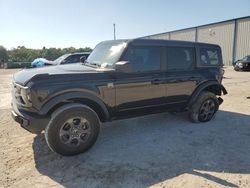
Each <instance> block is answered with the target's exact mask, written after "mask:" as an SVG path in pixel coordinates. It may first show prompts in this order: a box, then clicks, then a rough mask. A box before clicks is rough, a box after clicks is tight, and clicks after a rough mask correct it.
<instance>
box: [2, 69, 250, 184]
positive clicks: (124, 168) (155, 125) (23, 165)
mask: <svg viewBox="0 0 250 188" xmlns="http://www.w3.org/2000/svg"><path fill="white" fill-rule="evenodd" d="M15 71H16V70H0V187H24V186H25V187H52V186H53V187H150V186H152V187H192V188H193V187H250V99H247V97H250V72H234V71H233V70H232V69H231V68H226V74H225V76H226V79H224V85H225V87H226V88H227V89H228V92H229V94H228V95H227V96H225V97H224V100H225V101H224V103H223V104H222V105H221V107H220V111H219V112H218V114H217V116H216V118H215V119H214V120H213V121H211V122H208V123H203V124H193V123H190V122H189V121H188V119H187V115H186V114H179V115H170V114H167V113H164V114H158V115H151V116H147V117H141V118H134V119H129V120H122V121H115V122H112V123H106V124H104V125H103V126H102V129H101V133H100V137H99V139H98V141H97V143H96V144H95V146H94V147H93V148H92V149H91V150H90V151H88V152H87V153H85V154H81V155H78V156H76V157H61V156H59V155H56V154H54V153H52V152H51V151H50V150H49V148H48V147H47V145H46V143H45V139H44V135H39V136H36V135H32V134H30V133H28V132H26V131H25V130H23V129H22V128H20V127H19V126H18V124H16V123H14V122H13V120H12V119H11V117H10V85H11V77H12V74H13V73H14V72H15Z"/></svg>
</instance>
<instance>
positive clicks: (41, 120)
mask: <svg viewBox="0 0 250 188" xmlns="http://www.w3.org/2000/svg"><path fill="white" fill-rule="evenodd" d="M11 115H12V118H13V119H14V120H15V121H16V122H17V123H18V124H20V126H21V127H22V128H24V129H25V130H27V131H29V132H31V133H33V134H40V133H41V132H42V131H43V130H44V129H45V128H46V126H47V124H48V123H49V120H50V119H49V118H48V117H44V116H39V115H35V114H34V115H31V114H27V113H25V112H20V111H19V110H12V112H11Z"/></svg>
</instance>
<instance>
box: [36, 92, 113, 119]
mask: <svg viewBox="0 0 250 188" xmlns="http://www.w3.org/2000/svg"><path fill="white" fill-rule="evenodd" d="M69 103H78V104H83V105H86V106H88V107H89V108H91V109H93V110H94V111H95V112H96V114H97V115H98V117H99V119H100V121H101V122H105V121H108V120H109V119H110V116H109V111H108V109H107V107H106V105H105V104H104V103H103V101H102V100H101V99H100V98H99V97H97V96H95V95H92V94H90V93H82V92H70V93H65V94H61V95H58V96H55V97H53V98H52V99H50V100H49V101H48V102H46V104H44V105H43V107H42V108H41V109H40V111H39V113H40V114H43V115H45V114H46V115H51V114H52V113H53V112H54V111H56V110H57V109H58V108H60V107H62V106H63V105H65V104H69Z"/></svg>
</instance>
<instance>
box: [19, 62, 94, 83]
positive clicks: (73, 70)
mask: <svg viewBox="0 0 250 188" xmlns="http://www.w3.org/2000/svg"><path fill="white" fill-rule="evenodd" d="M94 72H98V71H97V70H96V69H95V68H92V67H87V66H84V65H82V64H80V63H77V64H72V65H60V66H48V67H41V68H33V69H23V70H22V71H19V72H17V73H15V74H14V81H15V82H16V83H18V84H20V85H23V86H24V85H26V84H27V83H28V82H29V81H30V80H31V79H32V78H34V77H37V76H42V75H44V76H45V75H56V74H80V73H94Z"/></svg>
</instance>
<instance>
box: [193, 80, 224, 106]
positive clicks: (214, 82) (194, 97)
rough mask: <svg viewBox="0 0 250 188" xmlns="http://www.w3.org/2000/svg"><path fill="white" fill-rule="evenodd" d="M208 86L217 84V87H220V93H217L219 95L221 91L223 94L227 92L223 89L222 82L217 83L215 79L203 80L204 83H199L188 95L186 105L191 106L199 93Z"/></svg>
mask: <svg viewBox="0 0 250 188" xmlns="http://www.w3.org/2000/svg"><path fill="white" fill-rule="evenodd" d="M210 86H217V87H219V88H220V93H219V94H217V95H219V96H220V95H221V92H222V93H223V94H224V95H226V94H227V90H226V89H225V87H224V86H223V85H222V84H220V83H218V82H216V81H208V82H205V83H203V84H201V85H199V86H198V87H197V88H196V90H195V91H194V92H193V94H192V95H191V97H190V100H189V102H188V106H191V105H192V104H193V103H194V102H195V101H196V99H197V98H198V96H199V95H200V93H201V92H203V91H204V90H206V88H208V87H210Z"/></svg>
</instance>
